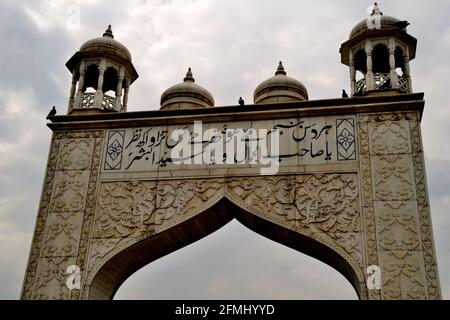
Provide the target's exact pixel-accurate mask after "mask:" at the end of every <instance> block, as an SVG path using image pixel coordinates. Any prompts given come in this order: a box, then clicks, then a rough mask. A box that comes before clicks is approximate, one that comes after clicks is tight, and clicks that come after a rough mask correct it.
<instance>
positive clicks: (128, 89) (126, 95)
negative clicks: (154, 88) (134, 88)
mask: <svg viewBox="0 0 450 320" xmlns="http://www.w3.org/2000/svg"><path fill="white" fill-rule="evenodd" d="M129 91H130V83H129V82H128V80H127V81H126V86H125V93H124V94H123V104H122V111H127V104H128V92H129Z"/></svg>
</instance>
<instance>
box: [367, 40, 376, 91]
mask: <svg viewBox="0 0 450 320" xmlns="http://www.w3.org/2000/svg"><path fill="white" fill-rule="evenodd" d="M366 55H367V73H366V85H367V91H369V90H375V80H374V77H373V71H372V65H373V64H372V43H371V42H370V41H366Z"/></svg>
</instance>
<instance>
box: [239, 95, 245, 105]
mask: <svg viewBox="0 0 450 320" xmlns="http://www.w3.org/2000/svg"><path fill="white" fill-rule="evenodd" d="M244 104H245V102H244V99H242V97H239V105H240V106H243V105H244Z"/></svg>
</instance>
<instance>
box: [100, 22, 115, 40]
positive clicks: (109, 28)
mask: <svg viewBox="0 0 450 320" xmlns="http://www.w3.org/2000/svg"><path fill="white" fill-rule="evenodd" d="M103 36H104V37H108V38H112V39H114V35H113V33H112V30H111V25H109V26H108V29H106V31H105V33H104V34H103Z"/></svg>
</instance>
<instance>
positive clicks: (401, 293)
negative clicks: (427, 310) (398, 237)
mask: <svg viewBox="0 0 450 320" xmlns="http://www.w3.org/2000/svg"><path fill="white" fill-rule="evenodd" d="M382 260H383V269H382V273H381V279H382V284H383V290H382V292H383V299H389V300H409V299H415V300H424V299H427V293H426V287H427V286H426V285H425V281H424V272H423V269H422V264H421V263H420V262H421V261H422V260H423V258H422V254H421V252H417V251H387V252H383V254H382Z"/></svg>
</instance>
